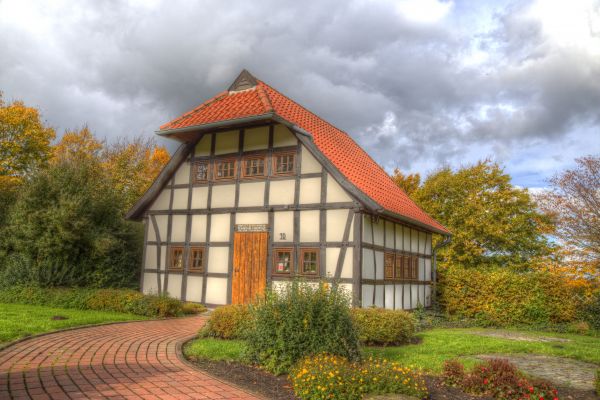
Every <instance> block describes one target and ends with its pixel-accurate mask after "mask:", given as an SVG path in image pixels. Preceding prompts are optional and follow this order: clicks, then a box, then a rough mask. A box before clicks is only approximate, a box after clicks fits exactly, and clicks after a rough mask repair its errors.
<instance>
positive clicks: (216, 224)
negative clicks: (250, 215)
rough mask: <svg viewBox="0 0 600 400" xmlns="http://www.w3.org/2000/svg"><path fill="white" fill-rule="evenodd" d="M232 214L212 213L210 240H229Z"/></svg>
mask: <svg viewBox="0 0 600 400" xmlns="http://www.w3.org/2000/svg"><path fill="white" fill-rule="evenodd" d="M230 220H231V216H230V214H212V216H211V220H210V241H211V242H227V241H228V240H229V230H230V226H229V224H230Z"/></svg>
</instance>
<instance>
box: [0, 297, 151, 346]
mask: <svg viewBox="0 0 600 400" xmlns="http://www.w3.org/2000/svg"><path fill="white" fill-rule="evenodd" d="M53 317H65V318H66V319H53ZM140 319H147V318H146V317H141V316H139V315H133V314H124V313H116V312H108V311H91V310H74V309H67V308H54V307H46V306H32V305H24V304H5V303H0V345H2V344H5V342H10V341H13V340H17V339H20V338H22V337H26V336H31V335H36V334H39V333H44V332H51V331H55V330H59V329H65V328H71V327H75V326H81V325H90V324H99V323H103V322H118V321H129V320H140Z"/></svg>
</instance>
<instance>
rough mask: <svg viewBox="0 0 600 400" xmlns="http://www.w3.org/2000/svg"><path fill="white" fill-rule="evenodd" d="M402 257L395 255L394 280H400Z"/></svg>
mask: <svg viewBox="0 0 600 400" xmlns="http://www.w3.org/2000/svg"><path fill="white" fill-rule="evenodd" d="M403 261H404V256H403V255H402V254H396V263H395V267H396V268H395V271H394V277H395V278H396V279H402V267H403Z"/></svg>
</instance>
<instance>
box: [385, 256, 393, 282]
mask: <svg viewBox="0 0 600 400" xmlns="http://www.w3.org/2000/svg"><path fill="white" fill-rule="evenodd" d="M394 261H395V260H394V253H385V258H384V260H383V273H384V276H383V277H384V279H394Z"/></svg>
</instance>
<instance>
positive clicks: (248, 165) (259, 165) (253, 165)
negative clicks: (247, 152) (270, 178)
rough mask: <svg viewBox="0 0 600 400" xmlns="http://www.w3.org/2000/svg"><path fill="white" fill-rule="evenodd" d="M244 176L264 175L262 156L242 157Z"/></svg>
mask: <svg viewBox="0 0 600 400" xmlns="http://www.w3.org/2000/svg"><path fill="white" fill-rule="evenodd" d="M243 172H244V176H245V177H252V176H264V175H265V159H264V157H252V158H246V159H244V170H243Z"/></svg>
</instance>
